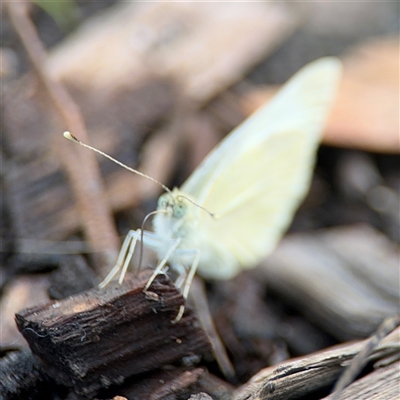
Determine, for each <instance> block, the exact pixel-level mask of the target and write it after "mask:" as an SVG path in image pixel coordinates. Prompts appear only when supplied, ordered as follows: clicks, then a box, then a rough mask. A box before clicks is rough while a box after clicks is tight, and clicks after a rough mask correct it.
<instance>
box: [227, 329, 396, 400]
mask: <svg viewBox="0 0 400 400" xmlns="http://www.w3.org/2000/svg"><path fill="white" fill-rule="evenodd" d="M399 332H400V330H399V329H397V330H396V331H395V332H393V333H392V334H391V335H389V336H388V337H387V338H386V339H385V340H384V341H383V342H382V343H381V344H380V345H379V346H378V347H377V348H376V349H375V351H374V352H373V354H372V355H371V356H370V357H369V360H370V361H374V360H379V359H384V358H386V357H389V356H393V355H396V356H397V357H400V344H399V341H398V334H399ZM365 343H366V341H360V342H357V343H352V344H344V345H339V346H336V347H333V348H331V349H327V350H324V351H321V352H318V353H315V354H311V355H309V356H306V357H304V358H301V359H294V360H289V361H287V362H285V363H283V364H280V365H278V366H274V367H269V368H266V369H263V370H261V371H260V372H259V373H258V374H256V375H255V376H254V377H253V378H251V380H250V381H249V382H248V383H246V384H245V385H244V386H243V387H241V388H239V389H238V390H237V392H236V393H235V394H234V400H245V399H246V400H256V399H260V398H262V399H264V400H267V399H271V400H272V399H273V400H290V399H297V398H302V397H303V398H307V397H312V395H313V393H315V392H317V391H321V390H323V389H325V390H328V389H329V388H330V387H331V385H332V383H333V382H334V381H335V380H336V379H337V377H338V376H339V375H340V373H341V372H342V371H343V368H344V366H345V365H346V364H347V363H348V362H349V361H350V360H351V359H352V358H353V357H354V356H355V355H356V354H357V353H358V352H359V351H360V350H361V349H362V348H363V346H364V345H365Z"/></svg>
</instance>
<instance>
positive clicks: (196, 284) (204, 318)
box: [189, 278, 235, 380]
mask: <svg viewBox="0 0 400 400" xmlns="http://www.w3.org/2000/svg"><path fill="white" fill-rule="evenodd" d="M190 289H191V290H190V293H189V296H190V299H191V300H192V301H193V303H194V306H195V309H196V312H197V317H198V319H199V321H200V324H201V326H202V328H203V329H204V331H205V332H206V333H207V335H208V338H209V340H210V343H211V347H212V351H213V354H214V357H215V359H216V361H217V363H218V365H219V367H220V369H221V371H222V373H223V374H224V375H225V377H226V378H227V379H230V380H232V379H233V378H234V377H235V370H234V368H233V365H232V363H231V361H230V360H229V357H228V354H227V353H226V349H225V346H224V344H223V343H222V341H221V338H220V337H219V335H218V332H217V329H216V328H215V325H214V321H213V319H212V317H211V312H210V309H209V307H208V301H207V296H206V291H205V287H204V283H203V281H202V280H200V279H198V278H195V279H194V280H193V283H192V286H191V288H190Z"/></svg>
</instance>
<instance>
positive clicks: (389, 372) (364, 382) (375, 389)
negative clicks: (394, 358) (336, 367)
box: [324, 361, 400, 400]
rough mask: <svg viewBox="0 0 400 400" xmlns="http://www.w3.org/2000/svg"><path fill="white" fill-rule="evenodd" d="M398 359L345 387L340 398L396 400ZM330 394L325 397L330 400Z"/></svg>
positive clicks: (397, 391)
mask: <svg viewBox="0 0 400 400" xmlns="http://www.w3.org/2000/svg"><path fill="white" fill-rule="evenodd" d="M399 371H400V361H398V362H396V363H393V364H391V365H388V366H386V367H383V368H379V369H377V370H375V371H374V372H372V373H370V374H368V375H366V376H364V377H363V378H361V379H359V380H357V381H356V382H354V383H353V384H351V385H350V386H349V387H348V388H347V389H345V390H344V391H343V392H342V394H341V396H340V399H341V400H396V399H398V398H399V385H400V378H399ZM331 398H332V395H330V396H328V397H325V398H324V399H325V400H330V399H331Z"/></svg>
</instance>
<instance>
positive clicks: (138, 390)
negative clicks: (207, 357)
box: [108, 367, 233, 400]
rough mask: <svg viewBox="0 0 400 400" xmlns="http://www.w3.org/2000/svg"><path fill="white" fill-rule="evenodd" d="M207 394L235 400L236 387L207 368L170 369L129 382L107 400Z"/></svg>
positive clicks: (169, 399)
mask: <svg viewBox="0 0 400 400" xmlns="http://www.w3.org/2000/svg"><path fill="white" fill-rule="evenodd" d="M199 392H205V393H208V395H210V396H212V398H213V399H214V400H229V399H231V398H232V393H233V387H232V386H231V385H230V384H228V383H226V382H224V381H222V380H221V379H219V378H217V377H215V376H214V375H212V374H210V373H209V372H207V371H206V370H205V369H204V368H195V369H193V368H188V367H178V368H176V367H169V368H163V369H161V370H157V371H154V372H151V373H147V374H144V375H141V376H140V379H130V380H128V381H127V382H126V383H125V384H124V385H123V386H120V387H117V388H112V389H111V390H110V391H109V393H108V396H113V395H116V394H118V395H120V396H124V397H126V398H128V399H151V400H187V399H188V397H189V396H190V395H192V394H196V393H199Z"/></svg>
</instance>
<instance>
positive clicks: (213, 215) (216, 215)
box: [179, 194, 219, 219]
mask: <svg viewBox="0 0 400 400" xmlns="http://www.w3.org/2000/svg"><path fill="white" fill-rule="evenodd" d="M179 197H182V198H183V199H185V200H187V201H188V202H189V203H192V204H193V205H194V206H196V207H199V208H200V209H201V210H203V211H205V212H206V213H207V214H208V215H209V216H210V217H211V218H214V219H218V218H219V215H218V214H214V213H212V212H211V211H208V210H207V208H204V207H202V206H201V205H200V204H197V203H196V202H194V201H193V200H191V199H189V197H186V196H184V195H183V194H181V195H179Z"/></svg>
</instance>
